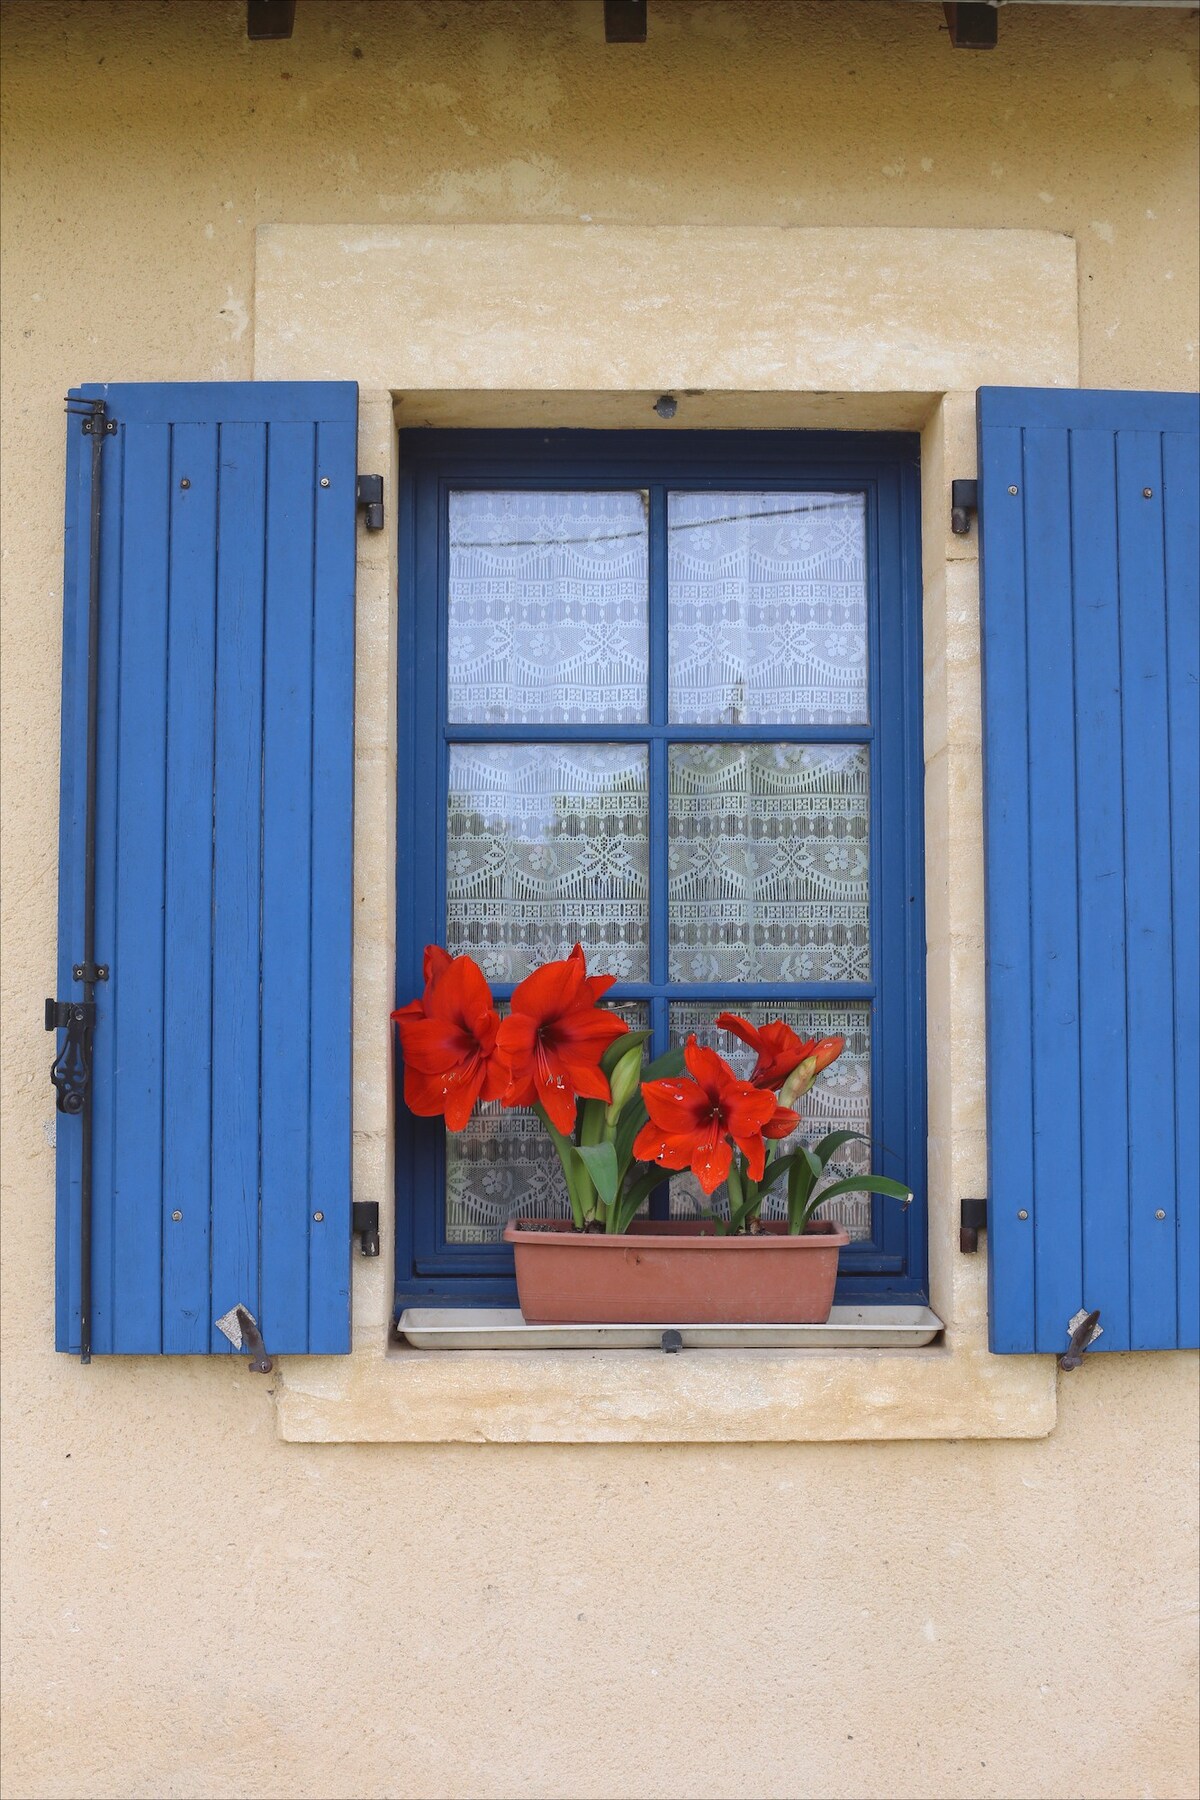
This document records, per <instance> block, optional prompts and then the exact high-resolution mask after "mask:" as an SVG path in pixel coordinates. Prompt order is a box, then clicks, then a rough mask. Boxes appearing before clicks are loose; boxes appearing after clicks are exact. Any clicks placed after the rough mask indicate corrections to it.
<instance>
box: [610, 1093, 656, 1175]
mask: <svg viewBox="0 0 1200 1800" xmlns="http://www.w3.org/2000/svg"><path fill="white" fill-rule="evenodd" d="M649 1117H650V1115H649V1113H648V1112H647V1111H646V1102H645V1101H644V1100H643V1099H642V1096H641V1093H640V1091H639V1092H638V1093H636V1094H635V1095H634V1096H633V1098H632V1100H630V1101H629V1102H628V1103H627V1104H626V1105H625V1106H624V1107H622V1109H621V1118H620V1121H619V1123H618V1125H617V1129H616V1133H615V1135H614V1137H613V1143H614V1144H615V1145H616V1151H617V1167H618V1168H619V1169H620V1170H621V1172H622V1174H624V1172H625V1170H626V1169H627V1168H628V1167H629V1165H630V1163H631V1161H632V1160H633V1140H634V1138H635V1137H636V1136H637V1134H638V1132H639V1131H640V1130H641V1129H642V1126H643V1125H644V1124H645V1123H646V1121H647V1120H648V1118H649Z"/></svg>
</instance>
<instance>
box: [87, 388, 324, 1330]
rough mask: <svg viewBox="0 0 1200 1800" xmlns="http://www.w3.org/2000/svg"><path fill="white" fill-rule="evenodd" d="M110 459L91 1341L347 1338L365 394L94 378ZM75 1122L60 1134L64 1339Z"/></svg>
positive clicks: (100, 749)
mask: <svg viewBox="0 0 1200 1800" xmlns="http://www.w3.org/2000/svg"><path fill="white" fill-rule="evenodd" d="M95 399H102V400H103V401H104V402H105V404H106V409H107V417H108V419H110V420H112V421H115V425H116V430H115V433H113V435H111V436H107V437H106V438H105V440H104V448H103V452H102V458H101V465H102V466H101V492H102V509H101V526H100V564H99V566H100V589H99V597H100V606H99V616H100V634H99V659H98V678H99V691H98V706H97V801H96V913H95V916H96V960H97V962H98V963H101V964H107V965H108V966H109V969H110V977H109V979H108V981H106V982H99V983H97V985H96V1002H97V1015H96V1027H95V1043H94V1074H93V1089H92V1094H93V1099H92V1105H93V1124H92V1129H93V1146H94V1155H93V1207H92V1213H93V1227H92V1229H93V1249H92V1257H91V1274H92V1297H93V1305H92V1347H93V1348H94V1349H95V1350H96V1351H98V1352H112V1351H119V1352H174V1353H187V1352H192V1353H195V1352H200V1353H207V1352H210V1351H222V1352H225V1351H228V1350H229V1348H230V1346H229V1344H228V1342H227V1341H226V1339H225V1338H224V1337H223V1336H222V1335H221V1333H220V1332H218V1331H217V1330H216V1329H215V1325H214V1321H215V1320H216V1319H217V1318H218V1317H219V1316H221V1315H222V1314H224V1313H226V1312H228V1311H229V1310H230V1309H231V1308H232V1307H234V1306H235V1305H237V1304H238V1303H239V1302H240V1303H241V1304H243V1305H244V1306H246V1307H247V1308H248V1309H249V1311H250V1312H251V1313H252V1314H253V1315H254V1316H255V1317H256V1318H257V1319H258V1321H259V1323H260V1325H261V1327H262V1331H263V1335H264V1339H265V1342H266V1345H267V1348H268V1350H269V1351H271V1352H272V1353H288V1352H291V1353H298V1352H303V1351H312V1352H337V1351H345V1350H347V1349H348V1348H349V1274H350V944H351V921H352V906H351V880H352V875H351V851H352V844H351V816H352V798H353V768H354V746H353V711H354V559H355V491H354V490H355V468H356V454H355V449H356V421H357V406H358V392H357V388H356V387H355V386H354V385H353V384H352V383H344V382H315V383H301V382H264V383H249V382H246V383H243V382H231V383H228V384H226V383H204V384H200V383H197V384H190V383H185V384H176V383H164V384H157V383H156V384H146V385H135V386H124V385H122V386H110V387H86V388H81V389H79V390H77V391H76V392H75V393H74V394H73V395H72V404H73V405H78V404H79V403H80V402H82V401H87V400H95ZM67 441H68V457H67V532H66V550H67V555H66V599H65V623H64V656H63V715H62V719H63V723H62V815H61V853H60V868H59V897H60V898H59V971H58V997H59V999H63V1000H66V999H70V998H72V997H78V995H79V984H78V983H76V982H75V981H74V980H73V978H72V977H73V966H74V964H75V963H77V962H78V961H79V958H80V956H81V946H82V919H83V891H84V890H83V852H84V824H85V821H84V799H85V795H84V785H85V783H84V771H85V766H86V745H87V733H86V725H87V669H88V574H89V544H90V534H89V512H90V504H91V494H92V483H91V438H90V437H85V436H84V435H83V432H82V421H81V419H80V418H79V417H77V416H72V417H70V418H69V421H68V440H67ZM80 1147H81V1121H80V1119H79V1118H78V1117H70V1116H67V1115H65V1114H62V1113H60V1114H59V1115H58V1283H57V1288H58V1292H57V1315H58V1326H57V1341H58V1346H59V1348H60V1349H63V1350H74V1349H78V1347H79V1294H80V1280H79V1275H80V1260H79V1259H80V1216H79V1212H80V1204H79V1202H80V1191H79V1175H80Z"/></svg>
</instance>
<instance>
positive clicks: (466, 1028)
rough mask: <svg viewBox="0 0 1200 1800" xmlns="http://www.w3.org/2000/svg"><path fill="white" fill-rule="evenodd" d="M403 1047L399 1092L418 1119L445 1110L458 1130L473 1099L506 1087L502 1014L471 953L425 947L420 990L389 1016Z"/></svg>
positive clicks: (496, 1095)
mask: <svg viewBox="0 0 1200 1800" xmlns="http://www.w3.org/2000/svg"><path fill="white" fill-rule="evenodd" d="M392 1017H393V1019H394V1020H395V1021H396V1026H397V1028H398V1030H399V1032H400V1047H401V1049H402V1051H403V1053H404V1098H405V1101H406V1102H407V1104H408V1107H409V1109H410V1110H411V1111H412V1112H415V1113H416V1114H417V1115H418V1117H420V1118H422V1119H432V1118H437V1117H438V1116H439V1115H440V1114H444V1115H445V1119H446V1124H447V1126H448V1127H449V1129H450V1130H451V1131H461V1130H462V1129H463V1127H464V1125H465V1124H466V1122H467V1120H468V1119H469V1118H470V1116H471V1109H472V1107H473V1106H474V1105H475V1102H476V1100H479V1099H483V1100H498V1099H499V1098H500V1096H501V1095H502V1094H503V1093H504V1090H505V1089H506V1088H507V1086H508V1065H507V1063H506V1062H505V1061H504V1059H503V1057H502V1056H501V1055H500V1052H499V1049H498V1046H497V1042H496V1040H497V1036H498V1034H499V1030H500V1015H499V1013H498V1012H497V1011H496V1009H495V1007H494V1006H493V1004H492V994H491V989H490V988H489V987H488V984H487V982H486V980H485V979H484V975H483V971H482V969H481V968H480V967H479V964H478V963H477V962H474V961H473V960H472V959H471V957H469V956H450V955H448V954H447V952H446V951H445V950H443V949H441V948H440V947H439V946H438V945H437V944H430V945H429V946H428V948H427V949H426V951H425V992H424V993H423V994H422V996H421V998H420V999H419V1000H410V1001H409V1003H408V1005H407V1006H401V1007H399V1008H398V1009H397V1011H395V1012H394V1013H393V1014H392Z"/></svg>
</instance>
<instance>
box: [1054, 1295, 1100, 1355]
mask: <svg viewBox="0 0 1200 1800" xmlns="http://www.w3.org/2000/svg"><path fill="white" fill-rule="evenodd" d="M1067 1329H1068V1330H1069V1331H1070V1333H1071V1338H1070V1342H1069V1343H1068V1345H1067V1347H1066V1349H1065V1350H1064V1351H1063V1353H1062V1355H1061V1356H1060V1357H1059V1359H1058V1366H1059V1368H1060V1369H1065V1370H1068V1371H1069V1370H1071V1369H1077V1368H1078V1367H1079V1365H1080V1363H1081V1362H1082V1361H1083V1353H1084V1351H1085V1350H1086V1349H1087V1347H1088V1345H1089V1344H1090V1343H1091V1342H1092V1340H1093V1338H1098V1337H1099V1336H1100V1332H1101V1330H1102V1327H1101V1324H1100V1309H1099V1307H1097V1308H1096V1310H1095V1312H1089V1313H1085V1312H1077V1313H1076V1314H1075V1317H1074V1318H1073V1319H1072V1320H1071V1321H1070V1323H1069V1325H1068V1327H1067Z"/></svg>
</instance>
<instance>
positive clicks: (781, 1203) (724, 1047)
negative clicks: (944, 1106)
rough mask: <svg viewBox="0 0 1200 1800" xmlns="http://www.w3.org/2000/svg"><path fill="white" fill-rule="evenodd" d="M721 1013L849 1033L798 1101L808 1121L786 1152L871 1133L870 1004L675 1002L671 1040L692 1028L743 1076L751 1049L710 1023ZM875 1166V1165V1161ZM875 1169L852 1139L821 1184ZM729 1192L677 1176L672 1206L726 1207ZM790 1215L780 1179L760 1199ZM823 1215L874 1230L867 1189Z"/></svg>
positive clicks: (814, 1033)
mask: <svg viewBox="0 0 1200 1800" xmlns="http://www.w3.org/2000/svg"><path fill="white" fill-rule="evenodd" d="M719 1012H735V1013H738V1014H740V1015H741V1017H742V1018H743V1019H749V1020H750V1022H751V1024H752V1025H763V1024H765V1023H766V1021H767V1020H768V1019H786V1020H787V1022H788V1024H789V1025H790V1026H791V1027H792V1029H793V1030H794V1031H797V1032H799V1033H800V1035H801V1036H802V1037H806V1038H823V1037H844V1038H845V1040H846V1048H845V1050H843V1052H842V1054H841V1056H839V1058H838V1060H837V1061H836V1062H835V1063H833V1064H831V1066H830V1067H829V1068H828V1069H826V1070H824V1072H823V1073H822V1074H821V1075H820V1076H818V1078H817V1080H816V1081H815V1082H814V1083H813V1086H812V1087H811V1088H810V1090H809V1092H808V1093H807V1094H806V1095H805V1097H804V1100H803V1102H802V1103H801V1114H802V1117H803V1124H802V1125H801V1126H800V1131H799V1135H798V1138H788V1139H786V1140H784V1142H783V1144H782V1146H781V1150H782V1153H783V1154H785V1155H786V1153H787V1151H788V1150H789V1149H791V1148H793V1146H794V1144H795V1143H796V1142H797V1141H802V1142H804V1143H806V1144H815V1143H816V1142H817V1141H818V1140H819V1139H820V1138H823V1137H824V1136H825V1134H826V1132H829V1131H861V1132H862V1133H863V1135H864V1136H866V1137H869V1136H870V1133H871V1008H870V1006H869V1005H867V1004H866V1003H865V1002H863V1003H860V1004H858V1005H855V1004H852V1003H848V1002H846V1001H841V1000H838V1001H833V1002H828V1003H827V1002H821V1001H800V1002H788V1001H781V1002H778V1003H776V1004H772V1003H771V1002H769V1001H765V1002H764V1001H744V1002H742V1003H740V1004H739V1002H738V1001H737V1000H736V999H734V1000H731V1001H728V1002H718V1001H715V1000H705V1001H697V1002H694V1003H692V1002H689V1003H688V1004H686V1005H682V1004H681V1005H675V1006H672V1008H671V1042H672V1043H673V1044H684V1043H686V1042H687V1040H688V1038H689V1036H690V1035H691V1034H692V1033H693V1032H694V1033H695V1035H696V1036H697V1037H698V1038H699V1040H700V1042H701V1043H702V1044H711V1045H712V1047H713V1049H714V1050H717V1051H719V1052H720V1054H721V1055H722V1056H723V1057H724V1058H725V1060H726V1062H728V1063H732V1065H733V1067H734V1068H735V1069H736V1070H737V1072H738V1074H739V1075H743V1076H746V1077H747V1078H748V1077H749V1074H750V1071H751V1069H752V1068H753V1067H754V1052H753V1051H752V1050H751V1049H750V1048H749V1046H748V1045H746V1044H743V1043H742V1041H741V1039H740V1038H736V1037H733V1036H732V1035H731V1034H730V1033H729V1032H727V1031H718V1030H717V1028H716V1026H715V1025H714V1024H713V1020H714V1019H715V1018H716V1016H717V1014H718V1013H719ZM877 1166H878V1165H877ZM870 1167H871V1149H870V1145H869V1144H847V1145H846V1146H845V1148H844V1149H843V1150H842V1151H841V1152H839V1154H838V1155H837V1156H835V1157H834V1159H833V1161H832V1162H831V1163H830V1165H829V1168H828V1170H827V1172H826V1176H825V1179H824V1181H823V1182H822V1183H821V1185H822V1187H827V1186H828V1185H829V1183H830V1182H831V1181H840V1180H842V1178H843V1177H844V1176H847V1175H865V1174H866V1173H867V1172H868V1170H869V1169H870ZM728 1210H729V1198H728V1195H727V1194H726V1192H725V1189H724V1188H723V1187H722V1188H719V1189H718V1190H717V1192H716V1193H715V1194H714V1195H713V1197H712V1200H706V1199H705V1197H704V1194H703V1192H702V1191H701V1188H700V1184H699V1183H698V1182H697V1181H696V1180H695V1179H694V1177H693V1176H691V1175H690V1174H682V1175H676V1176H674V1177H673V1178H672V1181H671V1212H672V1215H673V1216H675V1217H678V1218H691V1217H693V1216H694V1215H695V1214H696V1213H697V1212H712V1211H717V1212H725V1213H727V1212H728ZM786 1216H787V1194H786V1184H785V1183H784V1182H783V1179H782V1177H781V1178H780V1186H779V1189H778V1190H772V1192H771V1193H769V1194H768V1195H767V1198H766V1199H765V1200H764V1202H763V1217H764V1218H768V1219H782V1218H786ZM820 1217H821V1218H825V1219H836V1220H838V1222H839V1223H840V1224H842V1225H845V1227H846V1229H847V1230H848V1231H849V1233H850V1236H851V1237H852V1238H869V1237H870V1235H871V1196H870V1194H841V1195H839V1196H838V1198H837V1199H836V1200H831V1201H830V1202H829V1204H828V1206H827V1207H823V1208H822V1210H821V1214H820Z"/></svg>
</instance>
